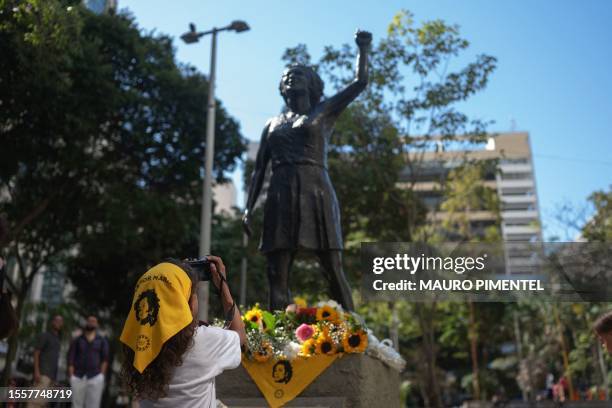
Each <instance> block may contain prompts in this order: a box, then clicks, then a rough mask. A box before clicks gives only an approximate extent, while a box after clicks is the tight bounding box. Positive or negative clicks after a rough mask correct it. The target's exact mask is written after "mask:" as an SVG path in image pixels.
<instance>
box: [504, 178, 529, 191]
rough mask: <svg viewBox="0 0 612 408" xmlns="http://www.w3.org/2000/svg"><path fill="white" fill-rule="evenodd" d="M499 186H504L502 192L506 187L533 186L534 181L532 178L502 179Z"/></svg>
mask: <svg viewBox="0 0 612 408" xmlns="http://www.w3.org/2000/svg"><path fill="white" fill-rule="evenodd" d="M499 186H500V187H501V188H502V192H503V190H504V189H506V188H514V189H517V188H533V187H534V183H533V180H532V179H524V180H501V181H500V182H499Z"/></svg>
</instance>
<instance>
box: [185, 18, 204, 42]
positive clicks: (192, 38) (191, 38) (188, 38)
mask: <svg viewBox="0 0 612 408" xmlns="http://www.w3.org/2000/svg"><path fill="white" fill-rule="evenodd" d="M199 39H200V36H199V35H198V33H197V31H196V26H195V24H193V23H189V31H187V32H186V33H185V34H183V35H181V40H183V41H185V44H193V43H197V42H198V40H199Z"/></svg>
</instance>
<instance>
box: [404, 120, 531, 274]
mask: <svg viewBox="0 0 612 408" xmlns="http://www.w3.org/2000/svg"><path fill="white" fill-rule="evenodd" d="M434 146H435V141H434ZM415 155H416V153H415ZM414 158H415V159H416V156H415V157H414ZM417 160H418V165H417V166H415V168H418V170H416V171H413V172H411V171H410V169H408V168H406V169H405V171H404V172H403V173H402V175H401V178H400V179H401V184H402V185H404V186H406V187H410V188H412V189H413V190H414V191H415V192H416V193H417V194H418V195H419V196H420V197H421V199H422V200H423V202H424V203H425V205H426V206H427V207H428V209H429V210H430V212H429V214H430V215H429V216H430V219H432V220H441V219H444V217H445V216H446V215H445V214H444V212H442V211H440V204H441V202H442V183H443V182H444V180H445V179H446V177H447V176H448V173H449V172H450V171H451V170H452V169H453V168H456V167H457V166H459V165H461V164H462V163H465V162H466V161H470V160H495V161H496V162H497V166H496V168H492V169H491V171H489V172H487V173H486V174H485V176H484V180H483V184H484V185H485V186H488V187H490V188H492V189H493V190H495V191H496V192H497V195H498V197H499V201H500V204H501V214H500V215H501V234H502V238H503V241H504V243H505V250H506V251H505V252H506V273H510V274H524V273H534V272H535V271H536V260H537V258H538V255H537V254H536V253H534V248H536V246H534V245H526V243H532V244H533V243H540V242H541V241H542V230H541V222H540V211H539V207H538V198H537V189H536V182H535V175H534V165H533V158H532V153H531V146H530V142H529V134H528V133H527V132H511V133H500V134H495V135H491V136H490V137H489V138H488V140H487V143H486V144H485V143H483V144H468V147H462V148H459V149H452V150H450V149H444V148H442V143H439V144H438V147H437V148H435V147H434V148H432V149H429V150H427V151H424V152H421V153H420V156H419V157H418V159H417ZM468 218H469V220H470V223H471V225H472V227H473V229H474V230H475V231H482V230H484V229H485V228H486V227H487V226H490V225H494V224H496V223H497V215H496V214H494V213H492V212H489V211H481V210H474V211H470V213H469V216H468Z"/></svg>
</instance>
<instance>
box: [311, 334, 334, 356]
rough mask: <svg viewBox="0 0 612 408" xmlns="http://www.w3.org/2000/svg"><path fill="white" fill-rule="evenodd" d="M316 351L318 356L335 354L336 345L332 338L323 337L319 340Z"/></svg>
mask: <svg viewBox="0 0 612 408" xmlns="http://www.w3.org/2000/svg"><path fill="white" fill-rule="evenodd" d="M315 351H316V353H317V354H327V355H331V354H335V353H336V345H335V344H334V341H333V340H332V338H331V337H329V336H325V335H322V336H319V337H318V338H317V341H316V347H315Z"/></svg>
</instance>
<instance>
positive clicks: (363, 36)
mask: <svg viewBox="0 0 612 408" xmlns="http://www.w3.org/2000/svg"><path fill="white" fill-rule="evenodd" d="M355 42H356V43H357V46H358V47H359V48H363V47H369V46H370V44H371V43H372V33H371V32H369V31H361V30H357V32H356V33H355Z"/></svg>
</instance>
